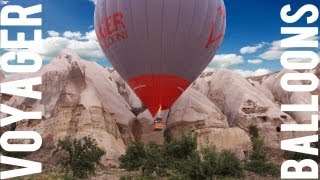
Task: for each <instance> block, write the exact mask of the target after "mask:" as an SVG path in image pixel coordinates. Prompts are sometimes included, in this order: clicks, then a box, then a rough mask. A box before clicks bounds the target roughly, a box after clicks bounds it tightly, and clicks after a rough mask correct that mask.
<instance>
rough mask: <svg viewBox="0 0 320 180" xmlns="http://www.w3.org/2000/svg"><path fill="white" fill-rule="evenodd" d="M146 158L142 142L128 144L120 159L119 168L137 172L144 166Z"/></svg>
mask: <svg viewBox="0 0 320 180" xmlns="http://www.w3.org/2000/svg"><path fill="white" fill-rule="evenodd" d="M145 158H146V152H145V147H144V144H143V143H142V142H136V141H133V142H130V143H129V145H128V149H127V151H126V154H125V155H122V156H121V157H120V159H119V160H120V168H123V169H126V170H128V171H137V170H140V168H141V167H142V166H143V165H144V162H145Z"/></svg>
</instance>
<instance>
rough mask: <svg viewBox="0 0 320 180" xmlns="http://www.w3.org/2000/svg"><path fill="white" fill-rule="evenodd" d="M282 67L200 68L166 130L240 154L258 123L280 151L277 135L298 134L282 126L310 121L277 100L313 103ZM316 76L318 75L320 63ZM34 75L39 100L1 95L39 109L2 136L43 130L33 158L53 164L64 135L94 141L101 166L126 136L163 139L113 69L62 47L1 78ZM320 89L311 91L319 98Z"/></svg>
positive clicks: (112, 161) (114, 160) (111, 162)
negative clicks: (261, 70)
mask: <svg viewBox="0 0 320 180" xmlns="http://www.w3.org/2000/svg"><path fill="white" fill-rule="evenodd" d="M285 72H286V71H281V72H279V73H273V74H269V75H265V76H260V77H252V78H248V79H246V78H243V77H240V76H239V75H237V74H235V73H233V72H232V71H228V70H221V71H217V72H205V73H203V74H202V75H201V76H200V77H199V78H198V79H197V80H196V81H195V82H194V83H193V84H192V86H191V87H190V88H188V89H187V90H186V92H185V93H184V94H183V95H182V96H181V97H180V98H179V99H178V100H177V101H176V102H175V104H174V105H173V107H172V108H171V109H170V110H169V111H168V116H167V119H166V128H167V134H168V135H169V136H172V137H175V136H177V135H178V133H179V132H180V131H181V129H185V130H187V131H192V132H197V133H198V134H199V138H198V142H199V146H205V145H207V144H208V143H210V144H214V145H215V146H216V147H217V149H218V150H222V149H230V150H233V151H235V152H236V153H237V155H238V156H239V157H240V158H244V155H245V153H246V152H248V151H250V150H251V148H252V143H251V141H250V136H249V132H248V127H249V126H250V125H257V126H258V127H259V128H260V129H261V132H262V135H263V137H264V139H265V143H266V148H269V149H270V152H273V153H274V154H281V153H278V152H279V151H280V147H279V143H280V140H281V139H287V138H289V137H292V136H297V134H293V133H289V132H288V133H280V132H279V131H280V129H279V127H280V125H281V124H283V123H297V122H298V123H303V122H305V121H307V120H308V119H309V114H305V113H288V114H287V113H284V112H281V110H280V106H279V104H280V103H282V104H283V103H290V104H292V103H297V104H299V103H300V104H301V103H303V102H309V101H310V93H302V94H301V93H287V92H285V91H283V90H282V88H281V87H280V83H279V81H280V77H281V75H282V74H283V73H285ZM313 73H315V74H317V75H318V77H319V75H320V68H317V69H315V70H314V72H313ZM39 76H41V77H42V80H43V83H42V85H39V86H37V87H35V89H36V90H39V91H41V92H42V93H43V94H42V95H43V96H42V100H39V101H37V100H32V99H29V98H23V97H16V96H10V95H6V94H0V100H1V102H2V103H4V104H6V105H9V106H11V107H14V108H17V109H21V110H24V111H41V112H42V113H43V117H42V119H41V120H28V121H22V122H18V123H16V124H13V125H11V126H7V127H5V128H1V133H2V132H4V131H8V130H35V131H37V132H39V133H40V134H41V135H42V137H43V138H44V141H43V142H44V144H43V147H42V148H41V150H40V151H39V152H36V153H34V154H31V155H30V158H31V159H34V160H38V161H42V162H44V163H53V162H54V161H55V160H54V158H52V157H51V151H52V149H53V148H54V145H55V144H56V143H57V141H58V139H61V138H64V137H66V136H71V137H76V138H81V137H83V136H91V137H93V138H94V139H96V141H97V143H98V145H99V146H100V147H102V148H103V149H105V151H106V155H105V156H104V157H103V159H102V164H103V165H104V166H106V167H108V166H116V165H118V163H119V162H118V158H119V156H120V155H121V154H123V153H124V152H125V149H126V145H127V144H128V142H129V141H132V140H139V141H145V142H146V141H156V142H157V143H159V144H161V143H163V131H160V132H153V131H152V123H153V118H152V116H151V114H150V113H149V111H148V110H146V108H145V107H144V106H143V104H142V103H141V101H140V100H139V98H138V97H137V96H136V95H135V93H134V92H133V91H132V89H131V88H130V87H129V86H128V85H127V84H126V83H125V82H124V80H123V79H122V78H121V77H120V76H119V74H118V73H117V72H116V71H115V70H113V69H111V68H104V67H102V66H99V65H97V64H96V63H93V62H89V61H85V60H82V59H81V58H80V57H79V56H78V55H77V54H75V53H74V52H73V51H71V50H64V51H62V52H61V53H60V54H59V56H58V57H57V58H55V59H53V60H52V61H51V62H50V63H49V64H48V65H45V66H43V68H42V69H41V70H40V71H38V72H37V73H20V74H14V75H11V76H9V77H4V74H3V73H2V72H0V81H1V82H7V81H13V80H20V79H26V78H31V77H39ZM300 83H304V82H300ZM319 89H320V88H318V90H317V91H315V92H312V93H313V94H318V95H319V93H320V90H319ZM0 117H1V118H3V117H6V114H3V113H2V114H1V115H0ZM280 152H281V151H280Z"/></svg>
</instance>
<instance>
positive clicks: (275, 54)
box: [259, 36, 319, 60]
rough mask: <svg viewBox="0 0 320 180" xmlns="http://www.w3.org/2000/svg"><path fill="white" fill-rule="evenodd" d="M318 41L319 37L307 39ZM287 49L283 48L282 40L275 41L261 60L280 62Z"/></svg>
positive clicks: (261, 55) (260, 56)
mask: <svg viewBox="0 0 320 180" xmlns="http://www.w3.org/2000/svg"><path fill="white" fill-rule="evenodd" d="M318 39H319V37H318V36H312V37H310V38H307V40H318ZM286 49H287V48H283V47H281V40H278V41H273V42H272V43H271V44H270V47H269V49H268V50H267V51H266V52H264V53H262V54H260V55H259V58H261V59H263V60H279V59H280V57H281V55H282V54H283V52H284V51H285V50H286Z"/></svg>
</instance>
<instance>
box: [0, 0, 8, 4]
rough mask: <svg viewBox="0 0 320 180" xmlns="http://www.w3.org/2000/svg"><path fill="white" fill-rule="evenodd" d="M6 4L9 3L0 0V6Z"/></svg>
mask: <svg viewBox="0 0 320 180" xmlns="http://www.w3.org/2000/svg"><path fill="white" fill-rule="evenodd" d="M8 3H9V1H4V0H0V4H3V5H6V4H8Z"/></svg>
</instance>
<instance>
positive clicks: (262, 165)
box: [246, 160, 279, 176]
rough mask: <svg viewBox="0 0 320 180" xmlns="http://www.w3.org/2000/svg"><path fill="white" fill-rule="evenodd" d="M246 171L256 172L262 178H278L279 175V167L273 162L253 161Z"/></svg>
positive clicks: (247, 164) (248, 164) (248, 163)
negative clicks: (270, 176) (269, 176)
mask: <svg viewBox="0 0 320 180" xmlns="http://www.w3.org/2000/svg"><path fill="white" fill-rule="evenodd" d="M246 170H248V171H251V172H255V173H257V174H260V175H262V176H268V175H272V176H277V175H279V167H278V166H276V165H275V164H273V163H271V162H266V161H263V160H251V161H249V162H247V163H246Z"/></svg>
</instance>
